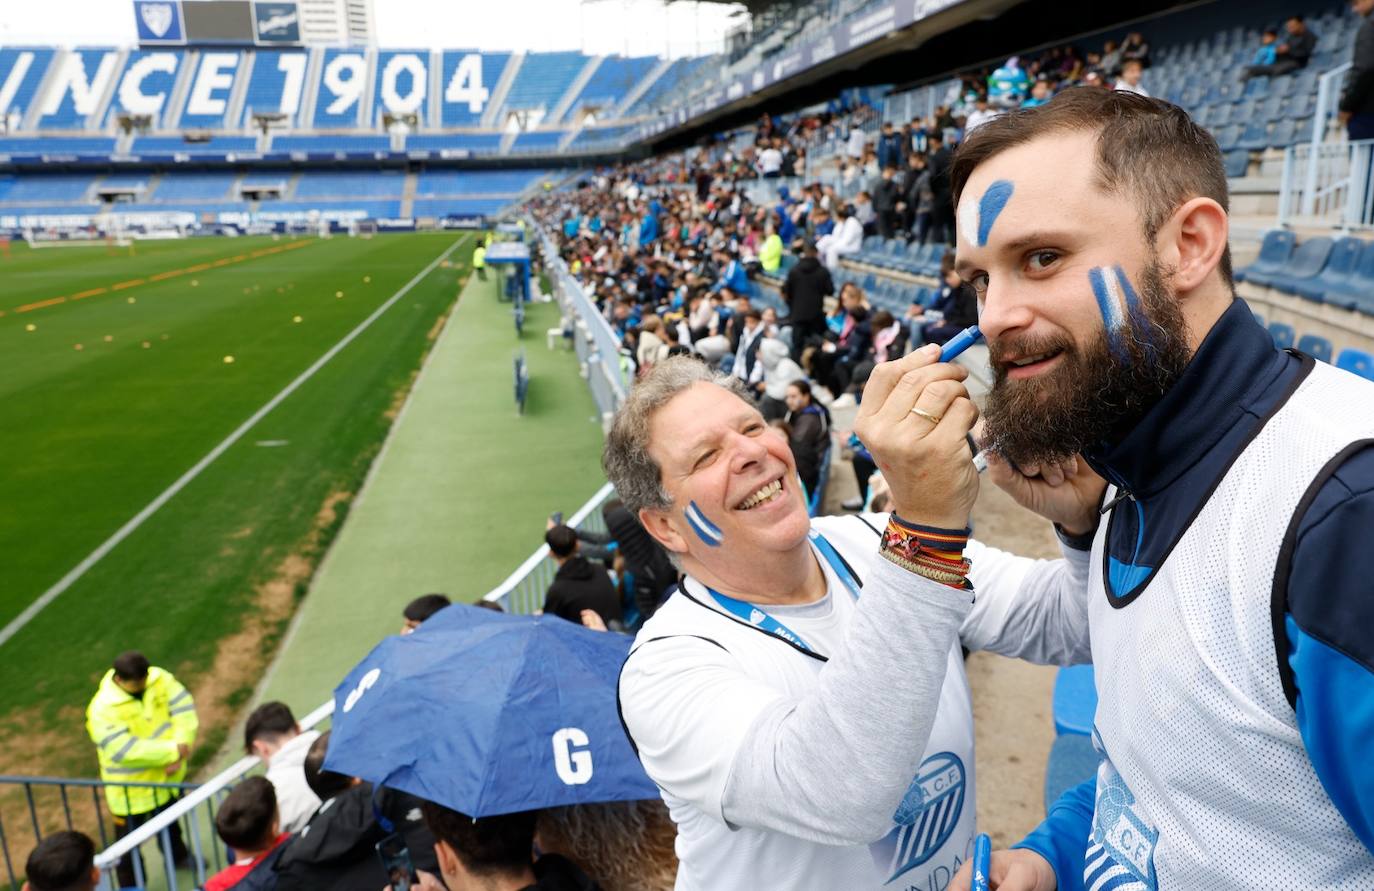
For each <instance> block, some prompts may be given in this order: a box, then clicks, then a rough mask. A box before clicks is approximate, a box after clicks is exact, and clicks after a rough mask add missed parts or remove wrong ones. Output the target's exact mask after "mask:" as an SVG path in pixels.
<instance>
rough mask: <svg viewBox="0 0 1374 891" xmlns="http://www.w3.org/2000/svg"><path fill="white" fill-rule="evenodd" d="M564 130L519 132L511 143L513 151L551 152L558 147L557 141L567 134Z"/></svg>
mask: <svg viewBox="0 0 1374 891" xmlns="http://www.w3.org/2000/svg"><path fill="white" fill-rule="evenodd" d="M567 135H568V134H567V132H566V131H564V130H553V131H537V132H532V133H521V134H520V135H519V136H517V137H515V142H514V143H513V144H512V145H511V151H513V152H531V151H535V152H538V151H542V152H551V151H553V150H554V149H556V148H558V143H560V142H562V141H563V138H564V137H565V136H567Z"/></svg>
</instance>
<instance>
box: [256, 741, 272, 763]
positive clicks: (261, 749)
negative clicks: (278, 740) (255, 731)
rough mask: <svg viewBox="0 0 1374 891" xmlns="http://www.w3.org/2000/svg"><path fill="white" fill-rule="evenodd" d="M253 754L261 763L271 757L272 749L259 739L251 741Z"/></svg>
mask: <svg viewBox="0 0 1374 891" xmlns="http://www.w3.org/2000/svg"><path fill="white" fill-rule="evenodd" d="M253 754H254V755H257V756H258V757H259V758H261V759H262V760H263V761H266V760H267V759H269V758H271V757H272V747H271V746H269V745H268V744H267V743H265V742H263V741H262V740H260V739H255V740H253Z"/></svg>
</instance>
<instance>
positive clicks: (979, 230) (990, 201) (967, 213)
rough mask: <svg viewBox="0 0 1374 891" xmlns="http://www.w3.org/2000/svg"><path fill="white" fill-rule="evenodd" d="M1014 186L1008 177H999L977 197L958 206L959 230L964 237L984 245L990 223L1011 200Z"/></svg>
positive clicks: (990, 232) (976, 243) (988, 233)
mask: <svg viewBox="0 0 1374 891" xmlns="http://www.w3.org/2000/svg"><path fill="white" fill-rule="evenodd" d="M1015 190H1016V186H1015V185H1014V184H1013V183H1012V181H1011V180H1009V179H999V180H997V181H996V182H994V183H993V184H992V185H990V186H988V190H987V191H986V192H984V193H983V196H982V197H981V198H979V199H978V201H977V203H974V202H973V201H972V200H970V201H966V202H964V203H963V204H961V205H960V207H959V231H960V233H961V234H963V236H964V239H965V240H966V241H968V242H969V243H971V244H975V245H977V246H978V247H985V246H986V245H987V243H988V236H989V235H991V234H992V224H993V223H995V222H997V217H998V216H1000V215H1001V213H1002V211H1003V210H1004V209H1005V208H1006V206H1007V202H1008V201H1010V200H1011V193H1012V192H1013V191H1015Z"/></svg>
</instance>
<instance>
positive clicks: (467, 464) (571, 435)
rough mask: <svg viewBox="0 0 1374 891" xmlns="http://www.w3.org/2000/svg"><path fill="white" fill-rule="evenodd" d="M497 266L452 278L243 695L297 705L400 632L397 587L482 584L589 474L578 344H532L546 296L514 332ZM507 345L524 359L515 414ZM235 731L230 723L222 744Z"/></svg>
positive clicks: (575, 495)
mask: <svg viewBox="0 0 1374 891" xmlns="http://www.w3.org/2000/svg"><path fill="white" fill-rule="evenodd" d="M495 280H496V277H495V276H492V277H491V280H489V281H487V282H482V281H479V280H478V279H477V278H476V277H473V278H471V279H470V281H469V282H468V284H467V286H466V287H465V288H464V290H463V292H462V296H461V299H459V301H458V302H457V304H456V306H455V308H454V310H453V312H452V314H451V315H450V316H449V319H448V322H447V324H446V325H445V326H444V328H443V330H442V332H441V333H440V334H439V336H438V339H437V341H436V343H435V344H434V348H433V349H432V351H431V353H430V355H429V357H428V359H427V360H426V363H425V365H424V368H423V370H422V371H421V373H420V376H419V378H418V380H417V382H416V385H415V387H414V388H413V390H412V391H411V394H410V397H409V399H408V401H407V402H406V404H405V407H404V408H403V409H402V410H401V414H400V416H399V418H398V420H397V421H396V424H395V426H394V427H393V428H392V430H391V432H390V434H389V436H388V438H387V441H386V444H385V445H384V446H383V448H382V451H381V453H380V454H379V455H378V458H377V460H376V462H375V463H374V464H373V467H372V471H371V474H370V475H369V477H368V480H367V482H366V483H365V484H364V485H363V488H362V491H361V493H360V494H359V496H358V498H357V499H355V501H354V504H353V506H352V509H351V511H350V513H349V515H348V517H347V518H346V519H345V521H344V524H343V527H342V528H341V529H340V531H339V535H338V537H337V538H336V539H335V540H334V544H333V546H332V547H331V548H330V550H329V552H328V554H327V555H326V556H325V558H324V560H323V562H322V564H321V566H320V568H319V570H318V572H317V573H316V575H315V578H314V580H313V582H312V584H311V586H310V590H309V593H308V594H307V595H306V597H305V600H304V601H303V602H302V604H301V606H300V608H299V610H298V612H297V615H296V618H295V620H294V622H293V624H292V626H291V628H290V630H289V631H288V632H287V635H286V637H285V639H284V642H283V645H282V649H281V652H280V653H279V654H278V655H277V658H276V660H275V661H274V663H273V664H272V667H271V668H270V669H269V671H268V673H267V675H266V676H265V678H264V683H263V684H262V685H261V687H260V689H259V691H258V693H257V695H256V696H255V702H257V701H266V700H271V699H280V700H282V701H284V702H286V703H287V704H289V705H290V706H291V707H292V709H293V711H295V713H296V715H297V716H298V717H299V716H303V715H305V714H306V713H307V712H309V711H310V710H312V709H313V708H315V707H316V706H317V705H319V704H320V703H322V702H324V701H325V699H326V698H328V696H329V695H330V694H331V692H332V691H333V688H334V686H335V685H336V684H337V683H338V682H339V681H340V680H342V678H343V676H344V675H345V674H346V673H347V672H348V671H349V669H351V668H352V667H353V666H354V665H355V664H357V663H358V662H359V661H360V660H361V659H362V657H363V656H364V655H366V654H367V652H368V651H369V650H370V649H371V648H372V647H373V646H374V645H375V644H376V643H377V642H378V641H380V640H381V639H382V638H383V637H385V636H386V635H388V634H394V633H396V631H397V630H398V629H399V628H400V625H401V609H402V607H403V606H404V605H405V604H406V603H407V602H408V601H409V600H411V599H412V598H414V597H416V596H418V595H420V594H424V593H428V592H431V591H439V592H443V593H446V594H448V595H449V596H451V597H453V598H454V599H455V600H461V601H472V600H475V599H477V598H479V597H481V596H482V595H483V594H484V593H486V592H487V591H488V590H490V589H491V588H493V587H495V586H496V584H497V583H499V582H500V581H501V580H502V579H504V578H505V577H506V576H507V575H509V573H510V572H511V570H513V569H514V568H515V567H516V566H517V565H519V563H520V562H521V561H522V560H524V558H525V557H527V556H529V554H530V552H531V551H533V550H534V549H535V548H536V547H538V546H539V545H540V544H541V543H542V542H543V534H544V523H545V519H546V518H547V517H548V515H549V514H550V513H551V512H552V511H555V510H562V511H565V512H566V513H572V512H573V511H574V510H576V509H577V508H578V507H579V506H580V505H581V504H582V503H583V502H585V501H586V500H587V499H588V498H590V497H591V496H592V495H593V494H594V493H595V492H596V490H597V489H598V488H599V487H600V485H601V483H602V480H603V477H602V475H601V470H600V455H601V428H600V424H599V421H598V419H597V412H596V407H595V405H594V403H593V402H592V398H591V395H590V393H589V392H588V390H587V386H586V383H585V382H584V381H583V380H582V379H581V378H580V377H579V376H578V373H577V359H576V356H575V355H574V354H573V353H572V352H571V351H570V350H564V349H561V348H560V349H559V350H556V351H554V352H550V351H548V350H547V349H546V347H545V344H544V331H545V330H546V329H548V328H550V327H553V326H555V325H556V324H557V322H558V310H557V304H553V303H547V304H534V305H532V306H530V307H529V311H528V314H527V318H526V323H525V335H524V337H523V338H522V339H521V340H520V341H519V342H518V344H517V341H516V338H515V332H514V324H513V322H512V319H511V313H510V304H508V303H501V302H498V301H497V298H496V285H495ZM518 346H523V347H524V348H525V349H526V351H527V354H528V360H529V368H530V390H529V399H528V402H527V405H526V414H525V416H524V417H520V416H518V415H517V414H516V410H515V401H514V385H513V373H512V357H513V356H514V353H515V351H516V349H517V348H518ZM246 714H247V710H245V712H244V716H245V717H246ZM240 726H241V725H240ZM241 738H242V737H241V736H240V735H239V732H238V730H237V729H236V730H235V731H231V734H230V737H229V748H230V749H232V748H233V747H234V745H235V743H236V741H237V740H239V739H241Z"/></svg>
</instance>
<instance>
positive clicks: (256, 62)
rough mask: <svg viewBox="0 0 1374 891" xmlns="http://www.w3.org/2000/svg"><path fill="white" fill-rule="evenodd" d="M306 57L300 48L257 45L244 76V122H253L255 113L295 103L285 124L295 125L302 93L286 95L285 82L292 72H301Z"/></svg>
mask: <svg viewBox="0 0 1374 891" xmlns="http://www.w3.org/2000/svg"><path fill="white" fill-rule="evenodd" d="M307 62H308V57H307V56H306V54H305V53H304V52H302V51H300V50H290V51H288V50H276V49H258V50H256V51H254V53H253V71H252V74H251V75H249V78H248V89H247V92H246V93H245V94H244V102H243V118H242V120H241V121H240V123H241V124H242V125H244V126H248V127H251V126H252V125H253V116H254V115H256V114H282V113H283V112H282V108H283V107H288V108H289V107H291V104H295V105H296V111H295V112H293V113H292V114H289V115H287V124H288V126H290V127H295V126H296V125H297V124H298V123H301V122H300V106H302V105H304V102H302V101H301V100H302V99H303V96H301V95H300V94H297V95H295V96H286V95H284V94H285V92H286V85H287V83H288V81H289V80H290V78H291V74H292V72H297V71H298V72H299V73H300V75H302V76H303V75H304V74H305V72H306V65H307ZM302 92H304V91H303V90H302Z"/></svg>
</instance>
